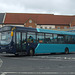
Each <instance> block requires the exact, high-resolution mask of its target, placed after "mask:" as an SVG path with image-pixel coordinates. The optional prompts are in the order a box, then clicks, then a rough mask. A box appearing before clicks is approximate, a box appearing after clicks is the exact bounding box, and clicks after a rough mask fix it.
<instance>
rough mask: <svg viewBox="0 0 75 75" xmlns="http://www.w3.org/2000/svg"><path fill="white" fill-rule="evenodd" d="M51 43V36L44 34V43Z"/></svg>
mask: <svg viewBox="0 0 75 75" xmlns="http://www.w3.org/2000/svg"><path fill="white" fill-rule="evenodd" d="M51 42H52V34H45V43H51Z"/></svg>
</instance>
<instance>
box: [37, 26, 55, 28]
mask: <svg viewBox="0 0 75 75" xmlns="http://www.w3.org/2000/svg"><path fill="white" fill-rule="evenodd" d="M37 28H43V29H53V28H55V25H37Z"/></svg>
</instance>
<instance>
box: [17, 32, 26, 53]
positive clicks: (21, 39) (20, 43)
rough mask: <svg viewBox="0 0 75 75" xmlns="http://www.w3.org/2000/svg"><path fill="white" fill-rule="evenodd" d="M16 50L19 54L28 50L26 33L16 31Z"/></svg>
mask: <svg viewBox="0 0 75 75" xmlns="http://www.w3.org/2000/svg"><path fill="white" fill-rule="evenodd" d="M16 51H17V53H19V54H20V53H21V54H22V53H24V52H25V51H26V33H23V32H16Z"/></svg>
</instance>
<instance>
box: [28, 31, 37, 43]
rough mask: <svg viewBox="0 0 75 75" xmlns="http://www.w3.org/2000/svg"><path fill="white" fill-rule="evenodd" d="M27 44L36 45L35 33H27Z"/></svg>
mask: <svg viewBox="0 0 75 75" xmlns="http://www.w3.org/2000/svg"><path fill="white" fill-rule="evenodd" d="M27 42H28V43H36V33H35V32H28V33H27Z"/></svg>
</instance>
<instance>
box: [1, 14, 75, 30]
mask: <svg viewBox="0 0 75 75" xmlns="http://www.w3.org/2000/svg"><path fill="white" fill-rule="evenodd" d="M0 17H1V18H0V19H1V20H2V21H1V22H2V23H3V25H17V26H24V27H33V28H43V29H68V28H71V27H74V26H75V16H63V15H53V14H27V13H5V14H4V15H3V16H1V14H0Z"/></svg>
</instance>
